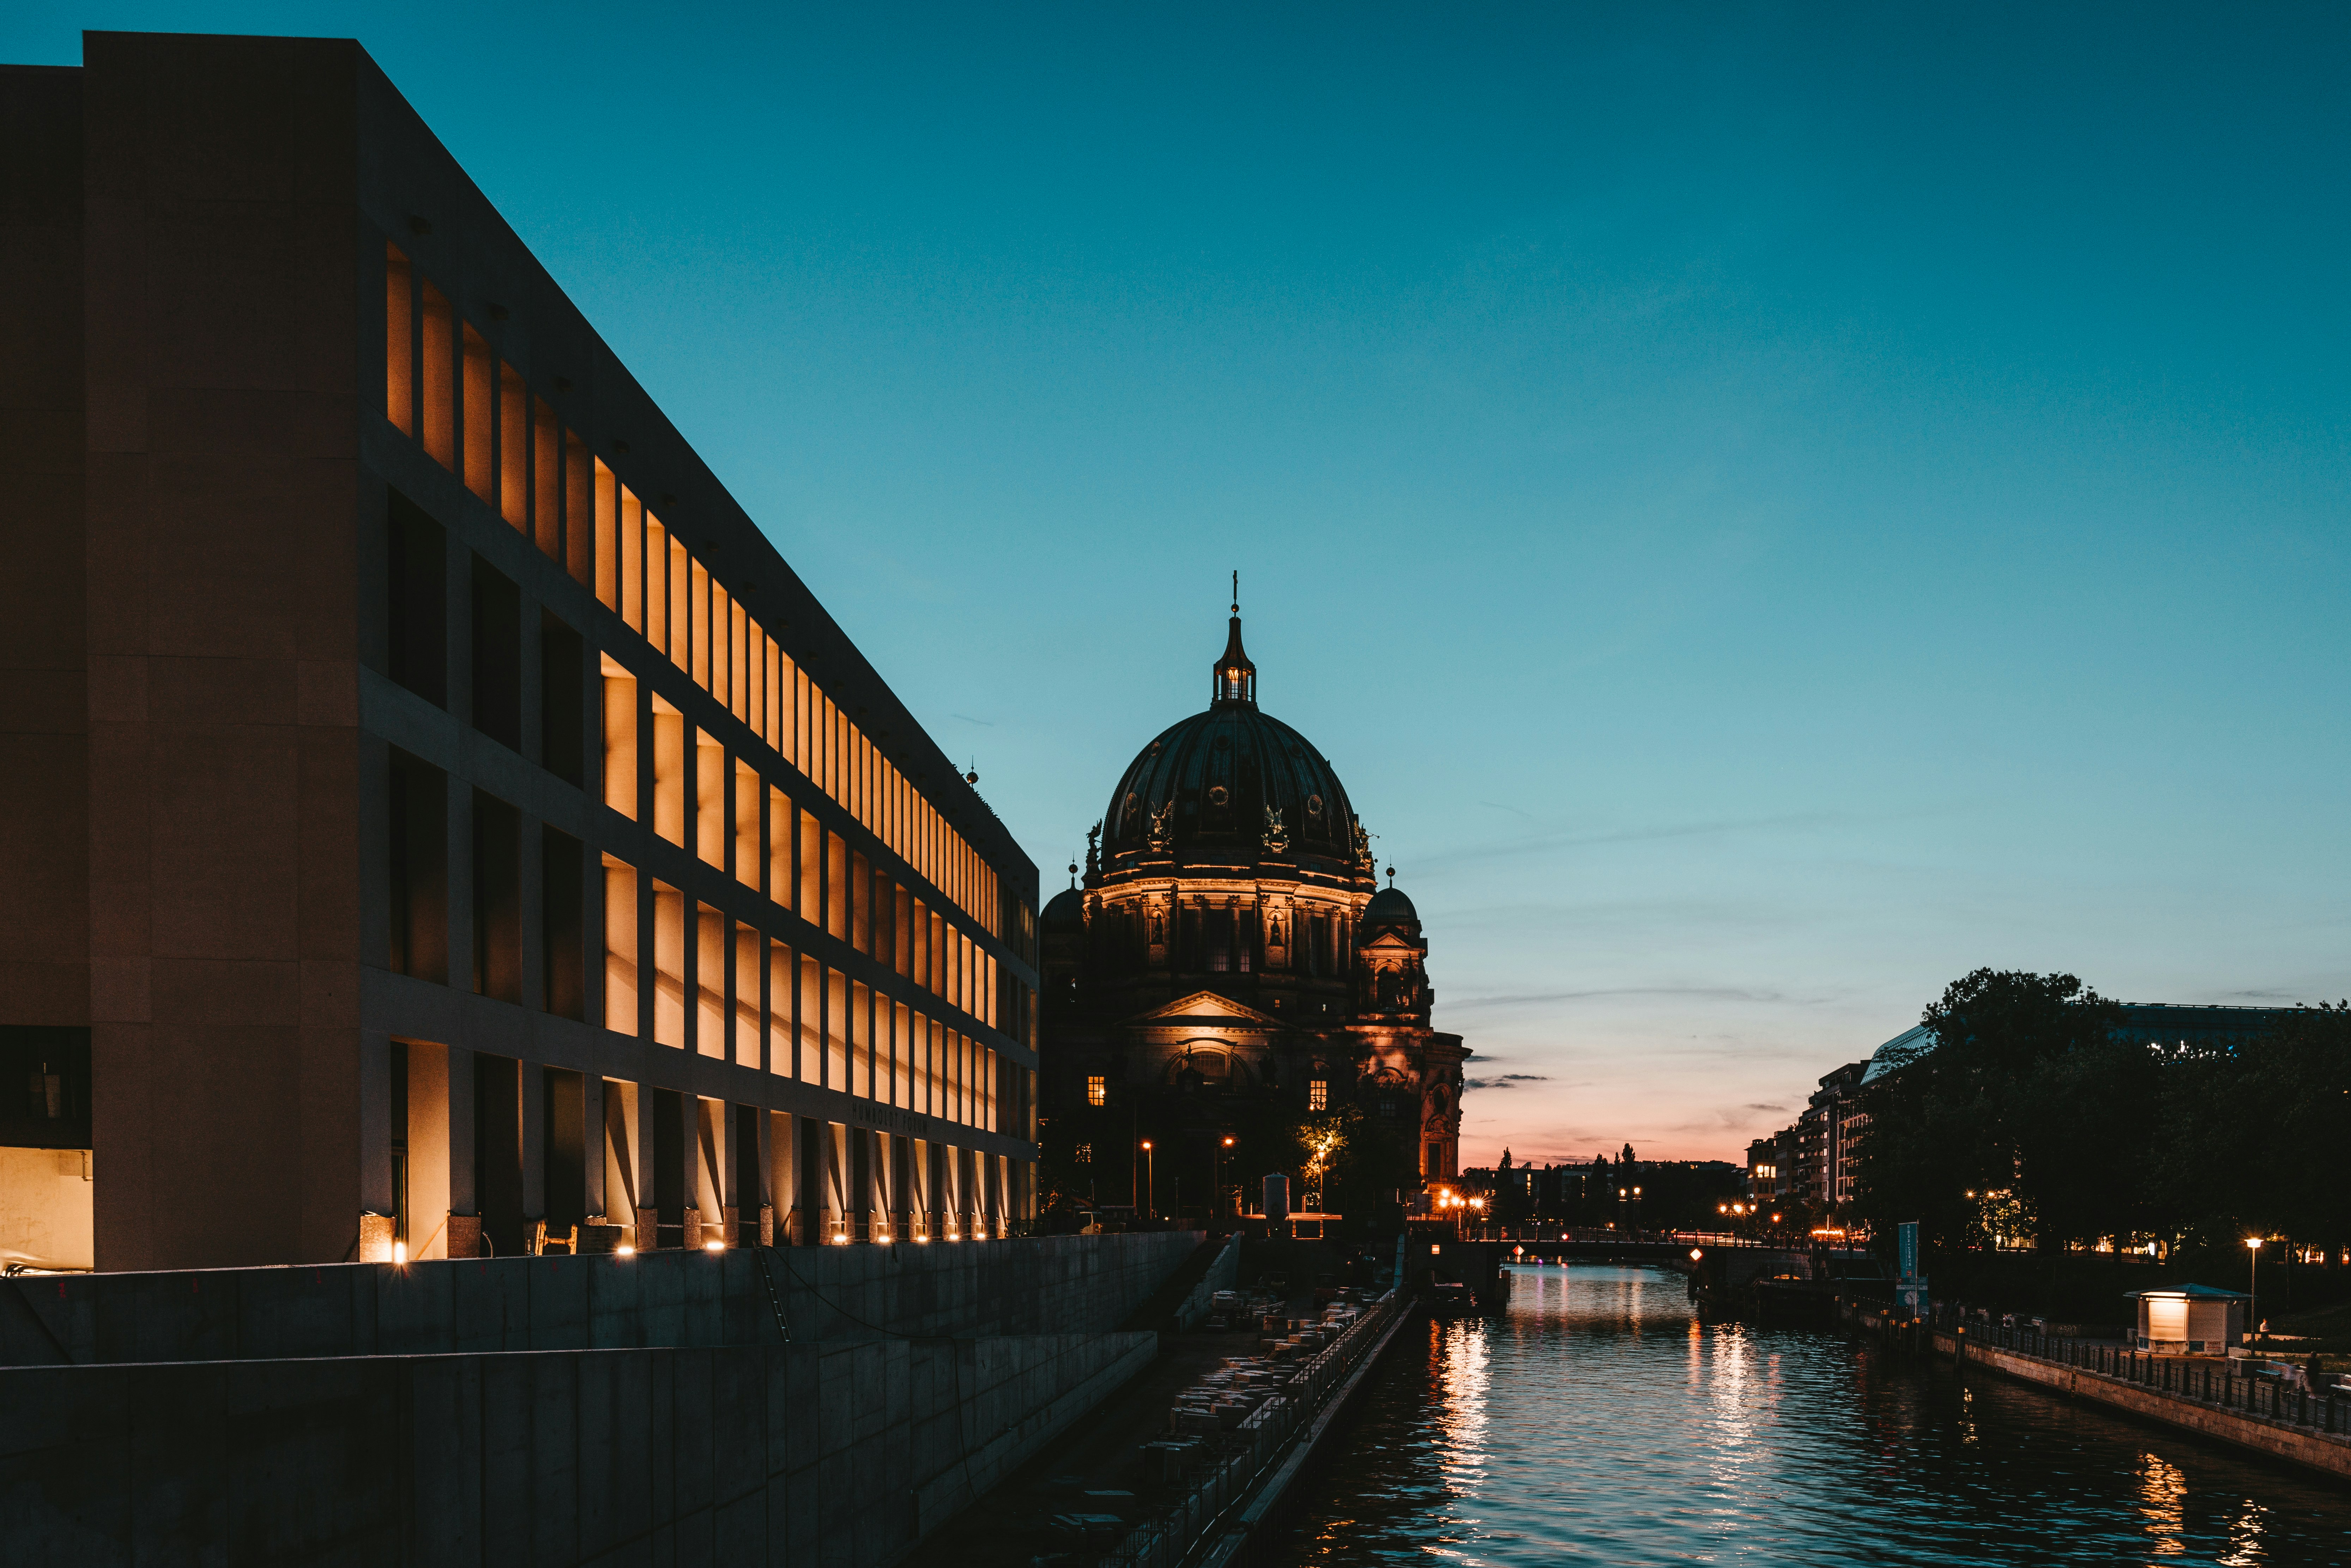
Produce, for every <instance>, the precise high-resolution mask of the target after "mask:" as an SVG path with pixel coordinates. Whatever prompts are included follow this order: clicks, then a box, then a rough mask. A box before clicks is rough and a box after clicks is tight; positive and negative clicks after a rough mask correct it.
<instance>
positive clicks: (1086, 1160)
mask: <svg viewBox="0 0 2351 1568" xmlns="http://www.w3.org/2000/svg"><path fill="white" fill-rule="evenodd" d="M1072 1153H1073V1154H1074V1155H1075V1157H1076V1159H1077V1162H1078V1164H1080V1165H1081V1166H1090V1165H1092V1164H1093V1163H1094V1146H1093V1145H1092V1144H1080V1145H1078V1146H1077V1148H1076V1149H1075V1150H1074V1151H1072Z"/></svg>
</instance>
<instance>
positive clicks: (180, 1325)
mask: <svg viewBox="0 0 2351 1568" xmlns="http://www.w3.org/2000/svg"><path fill="white" fill-rule="evenodd" d="M1200 1241H1201V1237H1200V1236H1199V1235H1198V1233H1196V1232H1192V1231H1162V1232H1146V1233H1140V1234H1134V1235H1113V1236H1051V1237H1038V1238H1029V1239H1018V1240H1010V1241H974V1242H961V1243H956V1244H954V1245H947V1246H934V1247H917V1246H911V1245H900V1246H894V1247H870V1246H869V1247H808V1248H778V1249H773V1250H770V1251H768V1254H767V1262H768V1269H769V1270H770V1271H771V1275H770V1277H771V1278H772V1280H773V1281H774V1286H775V1290H776V1294H777V1300H778V1301H779V1302H780V1304H781V1306H782V1309H783V1317H784V1321H785V1322H787V1323H788V1324H789V1328H790V1334H789V1338H790V1339H791V1341H793V1342H794V1343H799V1342H801V1341H806V1340H823V1339H831V1338H835V1337H838V1336H841V1335H844V1334H863V1333H870V1332H873V1331H875V1330H879V1331H881V1332H884V1333H901V1334H954V1335H1018V1334H1038V1333H1102V1332H1106V1331H1108V1330H1110V1329H1112V1328H1114V1327H1115V1326H1116V1325H1117V1324H1118V1323H1120V1322H1123V1320H1124V1319H1125V1318H1126V1316H1127V1314H1128V1313H1130V1312H1133V1311H1134V1309H1135V1308H1136V1307H1137V1306H1138V1305H1140V1304H1141V1303H1142V1302H1143V1301H1144V1299H1145V1298H1147V1297H1148V1296H1149V1295H1150V1294H1151V1292H1152V1291H1154V1290H1155V1289H1156V1288H1157V1287H1158V1285H1159V1283H1160V1281H1163V1280H1165V1278H1166V1277H1167V1276H1168V1274H1169V1273H1171V1272H1172V1271H1173V1270H1175V1269H1176V1268H1177V1267H1178V1266H1179V1265H1180V1264H1182V1263H1183V1261H1184V1260H1185V1259H1186V1258H1187V1257H1189V1256H1190V1255H1191V1253H1192V1251H1193V1249H1195V1248H1196V1247H1197V1246H1198V1245H1199V1243H1200ZM784 1337H785V1336H784V1335H783V1333H781V1332H780V1331H779V1329H778V1324H777V1321H776V1306H775V1304H774V1303H771V1301H769V1298H768V1283H767V1281H766V1280H763V1279H762V1277H761V1274H760V1258H759V1256H758V1254H757V1253H755V1252H753V1251H750V1250H735V1251H727V1252H717V1253H709V1252H679V1251H665V1252H645V1253H640V1254H638V1255H636V1256H633V1257H625V1258H624V1257H618V1256H614V1255H611V1254H601V1255H600V1254H590V1255H589V1256H587V1257H584V1258H569V1257H564V1256H561V1255H557V1256H553V1257H545V1258H494V1259H455V1260H434V1261H429V1262H416V1263H407V1264H392V1263H342V1264H326V1265H321V1266H316V1267H312V1266H299V1265H298V1266H294V1267H288V1268H271V1269H203V1270H173V1271H171V1272H159V1273H128V1274H68V1275H42V1276H29V1277H17V1278H12V1279H7V1280H0V1366H53V1365H66V1364H71V1365H77V1366H88V1365H93V1364H107V1363H117V1362H177V1361H214V1360H227V1361H252V1360H268V1359H277V1358H280V1357H288V1356H311V1357H319V1356H325V1357H343V1356H369V1355H412V1356H413V1355H443V1354H465V1353H469V1352H485V1351H548V1350H590V1349H595V1350H619V1349H651V1348H659V1347H671V1348H686V1347H699V1346H716V1345H744V1344H763V1343H769V1344H771V1343H781V1342H782V1340H783V1339H784Z"/></svg>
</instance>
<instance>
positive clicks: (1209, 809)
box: [1102, 615, 1366, 879]
mask: <svg viewBox="0 0 2351 1568" xmlns="http://www.w3.org/2000/svg"><path fill="white" fill-rule="evenodd" d="M1364 854H1365V852H1364V849H1363V848H1362V847H1361V846H1360V845H1359V843H1358V841H1357V837H1356V828H1355V818H1354V813H1353V810H1352V808H1351V807H1350V806H1349V805H1348V802H1347V791H1346V789H1344V787H1343V786H1342V785H1341V784H1340V782H1339V776H1338V775H1337V774H1336V773H1334V772H1332V770H1331V764H1330V761H1329V759H1328V758H1325V757H1324V756H1323V755H1322V753H1321V752H1320V751H1318V750H1316V749H1315V748H1314V747H1313V745H1312V744H1311V742H1309V741H1308V740H1307V739H1306V737H1304V736H1302V735H1300V734H1299V733H1298V732H1297V731H1296V730H1294V729H1292V728H1290V727H1289V726H1288V725H1286V724H1284V723H1282V722H1281V721H1280V719H1277V718H1271V717H1269V716H1267V715H1266V714H1264V713H1263V712H1261V711H1260V710H1259V707H1258V706H1257V667H1256V666H1255V665H1254V664H1251V663H1250V662H1249V655H1248V653H1245V652H1244V651H1243V650H1242V648H1241V622H1240V617H1239V616H1238V615H1236V616H1234V617H1233V621H1232V630H1231V634H1230V636H1229V638H1228V641H1227V643H1226V644H1225V652H1224V655H1223V657H1222V658H1220V659H1218V660H1217V664H1216V665H1215V700H1214V701H1213V702H1212V703H1211V704H1210V705H1209V706H1208V709H1207V712H1205V713H1196V714H1194V715H1193V716H1191V717H1189V718H1187V719H1185V720H1183V721H1182V722H1181V723H1179V724H1175V725H1173V726H1171V727H1168V728H1167V729H1165V730H1163V731H1162V732H1161V733H1160V734H1159V736H1158V737H1157V738H1156V739H1155V740H1153V741H1152V742H1151V744H1150V745H1148V746H1146V747H1144V748H1143V750H1142V752H1141V753H1140V754H1139V755H1138V756H1137V757H1136V758H1135V759H1134V761H1133V762H1132V763H1130V764H1128V765H1127V768H1126V772H1125V773H1124V775H1123V776H1122V777H1121V778H1120V779H1119V781H1118V788H1117V789H1115V790H1113V791H1112V793H1111V798H1110V808H1109V810H1106V811H1104V812H1103V813H1102V871H1103V872H1104V873H1117V872H1123V871H1142V870H1144V869H1146V868H1148V869H1150V870H1154V871H1161V870H1165V868H1166V867H1167V865H1168V863H1169V862H1174V864H1175V865H1176V866H1180V867H1189V866H1218V867H1238V868H1246V867H1250V866H1255V865H1259V864H1261V863H1265V862H1276V863H1280V864H1282V865H1288V866H1296V867H1299V868H1300V869H1301V870H1313V871H1319V872H1322V873H1325V874H1328V875H1335V876H1339V877H1343V878H1348V879H1353V878H1355V877H1359V876H1362V875H1363V874H1364V871H1365V869H1366V862H1365V860H1364Z"/></svg>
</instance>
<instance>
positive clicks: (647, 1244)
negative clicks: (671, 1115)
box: [630, 1083, 662, 1252]
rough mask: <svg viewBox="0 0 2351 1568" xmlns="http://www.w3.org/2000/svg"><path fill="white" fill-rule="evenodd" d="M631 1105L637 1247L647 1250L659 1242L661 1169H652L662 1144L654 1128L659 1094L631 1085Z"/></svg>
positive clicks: (640, 1085) (640, 1249) (656, 1245)
mask: <svg viewBox="0 0 2351 1568" xmlns="http://www.w3.org/2000/svg"><path fill="white" fill-rule="evenodd" d="M630 1091H631V1093H630V1098H631V1099H632V1101H633V1102H634V1103H633V1104H632V1105H631V1106H630V1109H631V1110H632V1111H633V1112H634V1113H635V1114H634V1115H633V1116H632V1117H631V1118H630V1124H631V1125H632V1127H634V1128H635V1130H636V1139H635V1143H636V1151H635V1152H636V1156H637V1216H636V1218H637V1250H638V1251H640V1252H650V1251H652V1250H653V1249H654V1248H655V1247H658V1246H660V1245H661V1234H660V1229H659V1227H660V1224H661V1191H662V1182H661V1173H660V1172H659V1171H657V1170H655V1169H654V1168H653V1167H654V1165H655V1160H654V1156H653V1151H654V1150H656V1149H658V1148H660V1147H661V1139H660V1136H659V1135H658V1134H657V1133H656V1131H655V1128H654V1123H655V1121H656V1119H657V1118H658V1116H659V1114H660V1113H659V1109H658V1107H659V1105H660V1103H661V1096H660V1095H658V1094H656V1093H654V1092H653V1091H652V1090H651V1089H648V1088H646V1087H645V1086H644V1085H643V1084H641V1083H638V1084H631V1085H630Z"/></svg>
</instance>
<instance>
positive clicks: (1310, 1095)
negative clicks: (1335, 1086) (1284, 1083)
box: [1306, 1078, 1331, 1111]
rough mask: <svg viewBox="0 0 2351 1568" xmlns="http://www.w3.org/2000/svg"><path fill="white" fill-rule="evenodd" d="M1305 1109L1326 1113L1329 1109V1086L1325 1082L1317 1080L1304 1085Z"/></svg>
mask: <svg viewBox="0 0 2351 1568" xmlns="http://www.w3.org/2000/svg"><path fill="white" fill-rule="evenodd" d="M1306 1108H1307V1109H1308V1110H1309V1111H1328V1110H1329V1109H1330V1108H1331V1085H1330V1084H1329V1083H1328V1082H1325V1081H1324V1080H1322V1079H1320V1078H1317V1079H1315V1080H1313V1081H1312V1082H1310V1083H1308V1084H1307V1085H1306Z"/></svg>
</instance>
